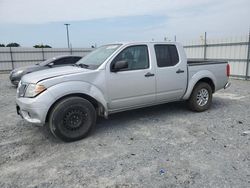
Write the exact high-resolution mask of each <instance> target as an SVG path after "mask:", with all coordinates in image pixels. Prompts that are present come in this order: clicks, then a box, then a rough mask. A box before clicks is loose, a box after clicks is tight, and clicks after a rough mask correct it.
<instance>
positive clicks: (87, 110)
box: [49, 97, 96, 142]
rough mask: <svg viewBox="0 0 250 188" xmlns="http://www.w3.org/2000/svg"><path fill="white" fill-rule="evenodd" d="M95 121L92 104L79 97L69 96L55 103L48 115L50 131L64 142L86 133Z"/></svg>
mask: <svg viewBox="0 0 250 188" xmlns="http://www.w3.org/2000/svg"><path fill="white" fill-rule="evenodd" d="M95 123H96V111H95V108H94V106H93V105H92V104H91V103H90V102H89V101H87V100H86V99H83V98H81V97H69V98H66V99H63V100H62V101H60V102H59V103H57V104H56V105H55V107H54V108H53V110H52V111H51V115H50V117H49V128H50V131H51V132H52V133H53V134H54V135H55V136H56V137H58V138H60V139H62V140H63V141H66V142H71V141H76V140H80V139H82V138H84V137H86V136H87V135H88V133H89V132H90V131H91V129H92V128H93V127H94V125H95Z"/></svg>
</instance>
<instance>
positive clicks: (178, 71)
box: [176, 69, 184, 74]
mask: <svg viewBox="0 0 250 188" xmlns="http://www.w3.org/2000/svg"><path fill="white" fill-rule="evenodd" d="M176 73H177V74H179V73H184V70H181V69H178V70H177V71H176Z"/></svg>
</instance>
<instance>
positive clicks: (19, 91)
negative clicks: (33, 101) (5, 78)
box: [17, 83, 27, 97]
mask: <svg viewBox="0 0 250 188" xmlns="http://www.w3.org/2000/svg"><path fill="white" fill-rule="evenodd" d="M26 88H27V84H25V83H20V85H19V87H18V89H17V96H18V97H23V96H24V94H25V90H26Z"/></svg>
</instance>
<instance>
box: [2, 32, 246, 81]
mask: <svg viewBox="0 0 250 188" xmlns="http://www.w3.org/2000/svg"><path fill="white" fill-rule="evenodd" d="M184 48H185V51H186V53H187V57H188V58H192V59H207V60H217V61H228V62H229V63H230V66H231V76H233V77H237V78H245V79H250V34H249V36H242V37H236V38H227V39H207V38H206V34H205V36H204V37H203V38H201V39H200V40H197V41H192V42H190V43H186V44H185V45H184ZM91 50H92V49H91V48H73V49H69V48H20V47H17V48H8V47H1V48H0V71H1V70H12V69H13V68H17V67H20V66H25V65H30V64H35V63H39V62H41V61H44V60H46V59H48V58H50V57H54V56H57V55H67V54H73V55H80V56H85V55H86V54H87V53H89V52H90V51H91Z"/></svg>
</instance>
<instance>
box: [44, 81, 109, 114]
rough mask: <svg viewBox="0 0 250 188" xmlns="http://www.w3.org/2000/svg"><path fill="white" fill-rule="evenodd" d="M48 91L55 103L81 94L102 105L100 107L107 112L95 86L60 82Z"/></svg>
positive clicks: (74, 82)
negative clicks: (63, 98)
mask: <svg viewBox="0 0 250 188" xmlns="http://www.w3.org/2000/svg"><path fill="white" fill-rule="evenodd" d="M48 91H49V92H50V93H51V95H53V97H54V98H55V101H57V100H58V99H60V98H62V97H64V96H66V95H70V94H76V93H81V94H85V95H89V96H90V97H92V98H94V99H95V100H97V101H98V102H99V103H100V104H102V106H103V107H104V108H105V111H106V110H107V102H106V100H105V97H104V94H103V93H102V91H101V90H100V89H99V88H97V87H96V86H95V85H93V84H90V83H87V82H82V81H67V82H62V83H59V84H56V85H54V86H51V87H49V88H48Z"/></svg>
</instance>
